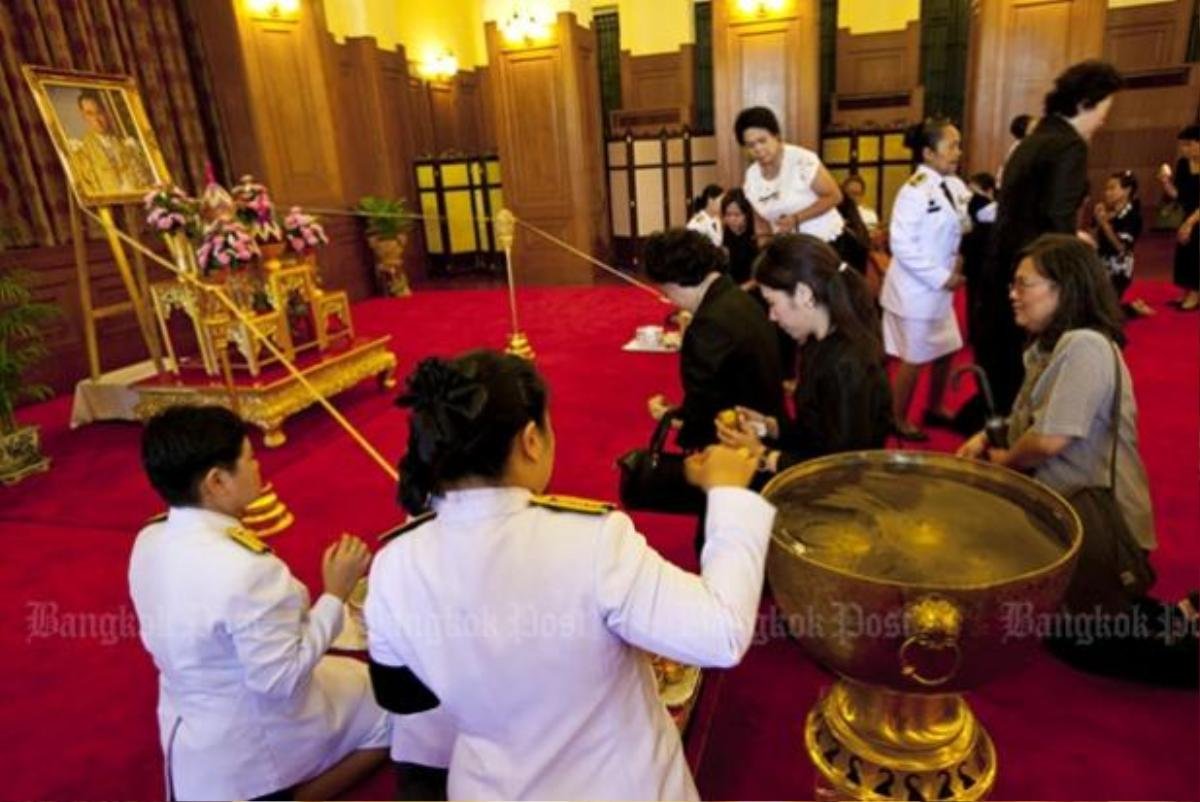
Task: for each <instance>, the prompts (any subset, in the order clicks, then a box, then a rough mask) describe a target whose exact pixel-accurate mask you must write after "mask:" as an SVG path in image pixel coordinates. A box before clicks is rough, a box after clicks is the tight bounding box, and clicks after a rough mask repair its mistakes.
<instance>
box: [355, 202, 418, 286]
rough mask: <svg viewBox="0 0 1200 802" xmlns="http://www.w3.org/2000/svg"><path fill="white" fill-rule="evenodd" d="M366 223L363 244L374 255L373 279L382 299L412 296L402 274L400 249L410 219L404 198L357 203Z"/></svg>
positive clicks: (405, 277) (405, 276)
mask: <svg viewBox="0 0 1200 802" xmlns="http://www.w3.org/2000/svg"><path fill="white" fill-rule="evenodd" d="M358 211H359V212H360V213H362V215H363V216H364V217H365V218H366V221H367V242H369V243H370V244H371V250H372V251H374V252H375V275H376V278H377V279H378V281H379V286H380V289H381V290H382V291H383V294H384V295H395V296H402V295H412V290H411V289H410V288H409V286H408V276H407V274H405V272H404V247H405V246H406V245H407V244H408V231H409V229H411V228H412V216H411V214H410V213H409V211H408V208H407V206H406V205H405V203H404V198H395V199H389V198H375V197H372V196H369V195H368V196H367V197H365V198H363V199H362V200H360V201H359V202H358Z"/></svg>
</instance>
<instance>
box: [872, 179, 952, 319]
mask: <svg viewBox="0 0 1200 802" xmlns="http://www.w3.org/2000/svg"><path fill="white" fill-rule="evenodd" d="M947 193H949V194H948V195H947ZM970 198H971V192H970V190H968V189H967V187H966V185H965V184H964V183H963V182H962V180H961V179H959V178H958V177H957V176H953V175H950V176H942V175H941V174H940V173H938V172H937V171H936V170H934V169H932V168H931V167H928V166H926V165H924V164H922V165H921V166H920V167H918V168H917V170H916V172H914V173H913V174H912V177H911V178H909V179H908V181H906V182H905V183H904V186H902V187H900V191H899V192H898V193H896V201H895V204H894V205H893V206H892V218H891V226H890V229H889V231H890V234H889V239H890V241H891V246H892V265H891V268H890V269H889V270H888V271H887V277H886V278H885V279H884V282H883V292H882V293H881V294H880V298H879V302H880V305H882V306H883V308H884V309H886V310H888V311H889V312H891V313H892V314H894V315H898V316H899V317H903V318H912V319H916V320H934V319H939V318H942V317H945V316H946V315H949V314H953V302H954V293H953V292H950V291H949V290H946V289H945V284H946V281H947V280H948V279H949V278H950V274H951V273H953V272H954V265H955V260H956V259H957V257H958V246H959V242H961V241H962V235H963V233H964V231H965V230H966V229H967V228H969V225H970V224H969V219H968V217H967V202H968V201H969V200H970ZM952 199H953V203H952V202H951V200H952Z"/></svg>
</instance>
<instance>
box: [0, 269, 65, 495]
mask: <svg viewBox="0 0 1200 802" xmlns="http://www.w3.org/2000/svg"><path fill="white" fill-rule="evenodd" d="M58 314H59V310H58V307H56V306H54V305H53V304H47V303H39V302H36V301H34V300H33V295H32V293H31V292H30V291H29V273H28V272H26V271H22V270H15V269H12V268H7V269H6V268H0V481H2V482H4V483H5V484H13V483H15V482H19V481H20V480H21V479H24V478H25V477H26V476H28V475H30V474H31V473H35V472H37V471H44V470H46V469H47V468H49V467H50V460H48V459H47V458H46V457H44V456H43V455H42V449H41V443H40V439H39V434H38V427H36V426H22V425H19V424H18V423H17V419H16V417H15V416H14V414H13V412H14V409H15V408H16V405H17V401H18V400H19V399H21V398H30V399H34V400H40V399H44V398H48V397H49V396H50V394H51V393H50V388H49V387H46V386H45V385H41V384H25V383H24V382H23V381H22V374H23V373H24V372H25V371H26V370H27V369H29V368H30V367H31V366H32V365H33V364H34V363H36V362H38V361H39V360H41V359H44V358H45V357H46V355H47V354H48V351H47V349H46V345H45V335H44V334H43V332H42V330H41V324H43V323H45V322H46V321H48V320H51V319H52V318H54V317H56V316H57V315H58Z"/></svg>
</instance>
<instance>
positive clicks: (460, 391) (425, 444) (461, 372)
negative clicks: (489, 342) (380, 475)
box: [396, 357, 488, 462]
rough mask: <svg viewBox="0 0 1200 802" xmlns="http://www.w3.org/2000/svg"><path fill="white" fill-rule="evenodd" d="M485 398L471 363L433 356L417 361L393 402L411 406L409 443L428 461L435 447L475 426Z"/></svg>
mask: <svg viewBox="0 0 1200 802" xmlns="http://www.w3.org/2000/svg"><path fill="white" fill-rule="evenodd" d="M487 399H488V392H487V387H485V386H484V385H483V383H482V382H480V381H479V380H478V378H477V373H476V370H475V366H474V365H471V364H468V365H464V366H463V367H461V368H459V367H457V366H455V365H454V364H452V363H450V362H447V361H446V360H444V359H437V358H436V357H434V358H430V359H423V360H421V362H420V363H418V365H417V369H416V370H414V371H413V372H412V375H410V376H409V377H408V380H407V382H406V390H405V392H404V393H403V394H402V395H401V396H400V397H399V398H397V399H396V404H397V406H401V407H410V408H411V409H412V411H413V415H414V418H415V420H414V421H413V425H412V426H411V431H412V434H413V441H414V442H413V445H415V446H416V448H417V453H418V455H419V456H420V458H421V460H422V461H425V462H429V461H431V460H432V459H433V456H434V452H435V451H436V450H438V449H441V448H445V447H446V446H452V445H454V444H457V443H459V442H460V441H462V440H464V439H466V437H467V436H469V429H472V428H477V426H478V424H477V423H476V420H477V418H478V417H479V414H480V412H482V411H483V407H484V405H485V404H486V403H487Z"/></svg>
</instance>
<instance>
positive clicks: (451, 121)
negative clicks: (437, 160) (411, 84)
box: [425, 80, 463, 153]
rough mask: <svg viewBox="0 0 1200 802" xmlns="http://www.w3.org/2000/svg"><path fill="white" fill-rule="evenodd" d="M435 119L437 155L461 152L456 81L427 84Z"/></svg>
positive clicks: (426, 89) (434, 144)
mask: <svg viewBox="0 0 1200 802" xmlns="http://www.w3.org/2000/svg"><path fill="white" fill-rule="evenodd" d="M425 91H426V92H427V93H428V95H429V108H430V113H431V115H432V118H433V148H434V152H435V153H453V152H455V151H461V150H462V149H463V148H462V147H461V145H460V143H461V137H460V134H459V125H458V102H457V98H456V97H455V95H456V94H457V93H456V92H455V86H454V81H453V80H450V81H447V82H444V83H443V82H441V81H431V82H429V83H427V84H425Z"/></svg>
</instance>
